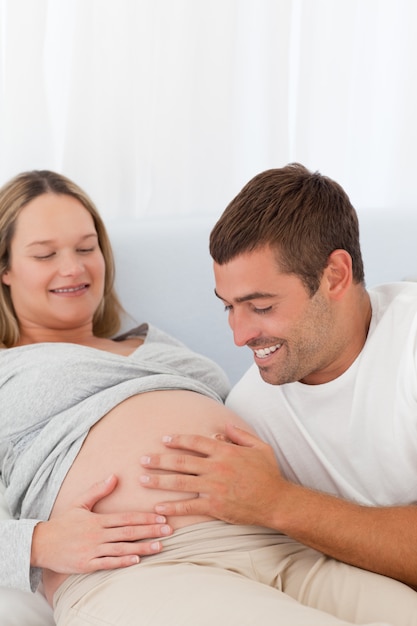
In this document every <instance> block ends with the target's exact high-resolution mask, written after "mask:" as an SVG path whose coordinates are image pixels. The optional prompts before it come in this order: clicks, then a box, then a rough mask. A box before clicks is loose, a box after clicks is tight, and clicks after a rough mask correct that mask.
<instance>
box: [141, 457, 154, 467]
mask: <svg viewBox="0 0 417 626" xmlns="http://www.w3.org/2000/svg"><path fill="white" fill-rule="evenodd" d="M140 462H141V463H142V465H148V464H149V463H150V462H151V457H150V456H142V457H141V459H140Z"/></svg>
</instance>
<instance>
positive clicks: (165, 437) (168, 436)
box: [162, 435, 172, 443]
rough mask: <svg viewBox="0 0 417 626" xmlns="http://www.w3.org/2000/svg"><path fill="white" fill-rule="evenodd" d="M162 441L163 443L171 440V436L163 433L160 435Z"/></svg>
mask: <svg viewBox="0 0 417 626" xmlns="http://www.w3.org/2000/svg"><path fill="white" fill-rule="evenodd" d="M162 441H163V442H164V443H171V441H172V437H171V435H164V436H163V437H162Z"/></svg>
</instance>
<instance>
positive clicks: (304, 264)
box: [210, 163, 364, 295]
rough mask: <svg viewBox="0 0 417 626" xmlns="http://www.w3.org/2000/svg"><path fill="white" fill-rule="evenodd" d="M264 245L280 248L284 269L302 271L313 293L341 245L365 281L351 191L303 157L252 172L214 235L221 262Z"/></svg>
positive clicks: (357, 276)
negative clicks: (310, 167)
mask: <svg viewBox="0 0 417 626" xmlns="http://www.w3.org/2000/svg"><path fill="white" fill-rule="evenodd" d="M264 246H270V247H271V249H272V250H273V251H274V252H275V254H276V258H277V261H278V263H279V267H280V270H281V271H283V272H287V273H291V274H296V275H298V276H299V277H300V278H301V280H302V281H303V282H304V284H305V285H306V287H307V289H308V291H309V292H310V294H311V295H313V294H314V293H315V292H316V291H317V289H318V287H319V284H320V280H321V277H322V274H323V271H324V269H325V268H326V266H327V263H328V259H329V255H330V254H331V253H332V252H333V251H334V250H338V249H343V250H346V251H347V252H348V253H349V254H350V256H351V257H352V268H353V280H354V282H356V283H364V269H363V261H362V254H361V249H360V243H359V224H358V217H357V214H356V211H355V209H354V208H353V206H352V204H351V203H350V200H349V197H348V195H347V194H346V192H345V191H344V190H343V188H342V187H341V186H340V185H339V184H338V183H336V182H335V181H333V180H331V179H330V178H328V177H326V176H322V175H321V174H320V173H319V172H314V173H313V172H310V171H309V170H308V169H306V168H305V167H304V166H303V165H300V164H299V163H291V164H289V165H286V166H285V167H282V168H279V169H270V170H267V171H265V172H262V173H261V174H258V175H257V176H255V177H254V178H252V180H250V181H249V182H248V183H247V184H246V185H245V186H244V187H243V189H242V190H241V191H240V193H239V194H238V195H237V196H236V197H235V198H234V199H233V200H232V201H231V202H230V204H229V205H228V206H227V208H226V209H225V211H224V213H223V214H222V216H221V217H220V219H219V220H218V222H217V223H216V225H215V226H214V228H213V230H212V232H211V235H210V254H211V256H212V257H213V259H214V261H215V262H216V263H218V264H219V265H223V264H224V263H228V262H229V261H231V260H232V259H233V258H235V257H236V256H238V255H240V254H243V253H245V252H251V251H253V250H255V249H258V248H261V247H264Z"/></svg>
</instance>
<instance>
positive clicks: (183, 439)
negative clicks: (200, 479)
mask: <svg viewBox="0 0 417 626" xmlns="http://www.w3.org/2000/svg"><path fill="white" fill-rule="evenodd" d="M162 442H163V443H164V444H165V445H166V446H167V447H168V448H177V449H178V450H189V451H190V452H196V453H197V454H202V455H206V456H209V455H211V454H214V452H215V451H216V450H218V449H219V446H221V445H224V442H222V441H219V440H218V439H216V438H213V437H204V436H203V435H179V434H175V435H165V436H164V437H162Z"/></svg>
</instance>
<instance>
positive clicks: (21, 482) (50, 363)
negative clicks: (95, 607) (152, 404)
mask: <svg viewBox="0 0 417 626" xmlns="http://www.w3.org/2000/svg"><path fill="white" fill-rule="evenodd" d="M126 334H129V335H142V334H146V337H145V340H144V343H143V345H142V346H140V347H139V348H138V349H137V350H135V351H134V352H133V353H132V354H131V355H130V356H128V357H126V356H120V355H117V354H113V353H110V352H105V351H103V350H97V349H94V348H90V347H86V346H80V345H77V344H69V343H39V344H31V345H28V346H22V347H17V348H10V349H7V350H0V415H1V429H0V468H1V475H2V479H3V481H4V483H5V485H6V493H5V497H6V500H7V503H8V506H9V508H10V511H11V514H12V516H13V517H14V519H13V520H6V521H1V522H0V524H1V526H0V550H1V555H2V558H1V561H0V585H1V586H8V587H16V588H21V589H26V590H29V589H31V590H32V591H33V590H35V589H36V588H37V586H38V584H39V582H40V575H41V572H40V571H39V570H37V569H36V568H31V567H30V550H31V541H32V533H33V529H34V527H35V525H36V524H37V523H38V521H40V520H46V519H48V517H49V515H50V512H51V509H52V506H53V504H54V501H55V498H56V496H57V494H58V491H59V489H60V486H61V484H62V481H63V480H64V477H65V475H66V473H67V472H68V470H69V468H70V467H71V465H72V463H73V461H74V459H75V457H76V455H77V453H78V451H79V450H80V448H81V445H82V443H83V441H84V439H85V437H86V436H87V434H88V431H89V429H90V428H91V427H92V426H93V425H94V424H95V423H96V422H97V421H98V420H100V419H101V418H102V417H103V416H104V415H105V414H106V413H108V411H110V410H111V409H112V408H113V407H115V406H116V405H117V404H119V403H120V402H122V401H123V400H125V399H127V398H129V397H131V396H133V395H136V394H139V393H144V392H146V391H154V390H158V389H159V390H160V389H188V390H190V391H196V392H198V393H202V394H204V395H207V396H209V397H211V398H214V399H216V400H218V401H223V400H224V399H225V397H226V395H227V393H228V391H229V383H228V380H227V377H226V375H225V374H224V372H223V370H221V369H220V367H218V366H217V365H216V364H215V363H213V362H212V361H211V360H210V359H208V358H206V357H203V356H201V355H198V354H196V353H194V352H192V351H191V350H189V349H188V348H186V347H185V346H184V345H183V344H182V343H181V342H179V341H177V340H175V339H173V338H172V337H170V336H169V335H167V334H166V333H164V332H163V331H160V330H158V329H156V328H154V327H152V326H150V325H147V324H144V325H142V326H140V327H138V328H137V329H134V330H133V331H130V333H126ZM86 487H88V486H87V485H86Z"/></svg>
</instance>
